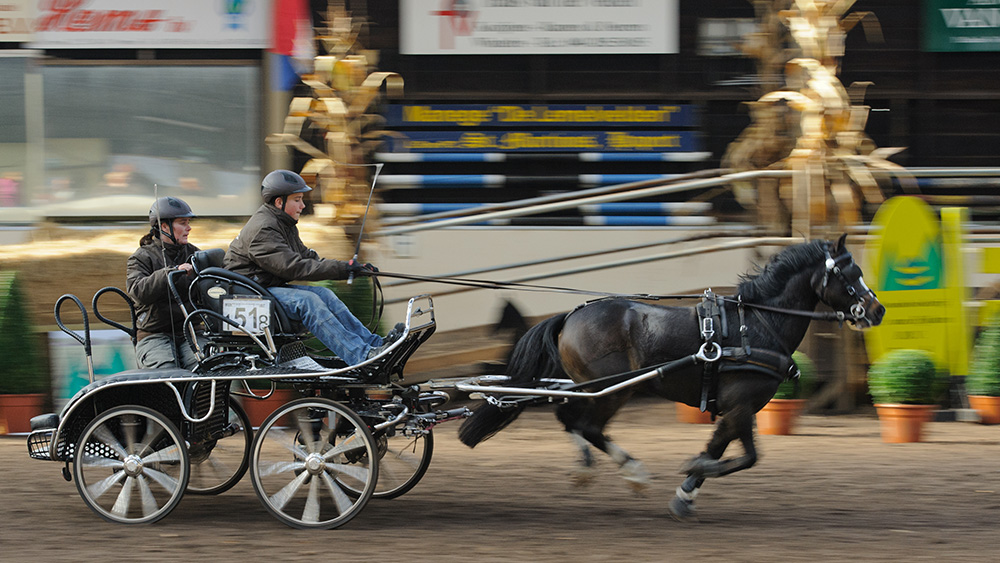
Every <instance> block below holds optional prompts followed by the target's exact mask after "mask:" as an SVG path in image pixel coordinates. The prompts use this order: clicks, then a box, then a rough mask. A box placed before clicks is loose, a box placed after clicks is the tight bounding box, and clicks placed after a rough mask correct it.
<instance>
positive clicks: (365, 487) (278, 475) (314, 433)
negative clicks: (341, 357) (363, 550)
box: [250, 397, 378, 529]
mask: <svg viewBox="0 0 1000 563" xmlns="http://www.w3.org/2000/svg"><path fill="white" fill-rule="evenodd" d="M283 421H288V424H290V426H282V425H281V424H283ZM375 452H376V449H375V440H374V439H373V438H372V434H371V432H370V431H369V430H368V426H367V425H366V424H365V423H364V421H363V420H361V417H359V416H358V415H357V414H355V413H354V411H352V410H350V409H348V408H347V407H345V406H343V405H341V404H339V403H336V402H334V401H331V400H329V399H323V398H318V397H309V398H304V399H297V400H295V401H292V402H290V403H287V404H285V405H283V406H282V407H280V408H279V409H277V410H276V411H274V412H273V413H271V415H270V416H268V417H267V419H266V420H264V423H263V424H262V425H261V426H260V429H258V431H257V436H256V437H255V438H254V441H253V446H252V448H251V454H250V479H251V481H252V482H253V488H254V491H255V492H256V493H257V497H258V498H259V499H260V501H261V503H263V505H264V507H265V508H267V510H268V511H269V512H270V513H271V514H273V515H274V516H275V517H276V518H278V519H279V520H281V521H282V522H284V523H285V524H288V525H289V526H292V527H294V528H327V529H329V528H336V527H339V526H342V525H344V524H346V523H347V522H348V521H349V520H350V519H351V518H353V517H354V516H356V515H357V514H358V513H359V512H360V511H361V509H362V508H364V506H365V504H366V503H367V502H368V499H370V498H371V496H372V493H373V492H374V491H375V483H376V481H377V480H378V462H377V461H376V462H374V463H373V462H372V461H371V460H372V459H377V458H376V457H374V456H373V454H374V453H375ZM351 492H357V494H349V493H351Z"/></svg>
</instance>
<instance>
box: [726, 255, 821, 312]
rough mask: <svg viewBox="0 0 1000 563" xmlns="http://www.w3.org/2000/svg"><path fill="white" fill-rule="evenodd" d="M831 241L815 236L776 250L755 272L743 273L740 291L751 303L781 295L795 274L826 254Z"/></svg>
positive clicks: (738, 286) (739, 286)
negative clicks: (812, 238) (818, 238)
mask: <svg viewBox="0 0 1000 563" xmlns="http://www.w3.org/2000/svg"><path fill="white" fill-rule="evenodd" d="M828 244H829V243H828V242H827V241H824V240H815V241H812V242H805V243H802V244H797V245H795V246H789V247H788V248H786V249H784V250H782V251H781V252H779V253H778V254H775V255H774V256H772V257H771V260H770V261H769V262H768V263H767V264H766V265H765V266H764V267H763V268H761V267H760V266H757V267H756V268H755V271H754V273H748V274H743V275H741V276H740V282H739V285H737V291H738V292H739V295H740V296H742V297H743V299H744V300H745V301H747V302H749V303H760V302H761V301H764V300H766V299H768V298H771V297H774V296H776V295H780V294H781V293H783V292H784V291H785V286H786V285H787V283H788V280H789V279H790V278H791V277H792V276H794V275H795V274H797V273H799V272H801V271H803V270H805V269H807V268H810V267H812V266H814V265H816V263H817V262H819V261H820V260H822V259H824V258H826V249H827V245H828Z"/></svg>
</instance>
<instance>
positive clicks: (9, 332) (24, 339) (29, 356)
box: [0, 271, 49, 395]
mask: <svg viewBox="0 0 1000 563" xmlns="http://www.w3.org/2000/svg"><path fill="white" fill-rule="evenodd" d="M48 379H49V371H48V367H47V366H46V365H45V362H44V356H42V353H41V347H40V346H39V342H38V334H37V333H35V331H34V328H33V327H32V325H31V319H30V318H29V317H28V309H27V307H26V306H25V303H24V293H23V291H22V290H21V283H20V281H19V280H18V276H17V273H16V272H11V271H3V272H0V394H11V395H19V394H25V393H44V392H46V391H47V390H48V387H49V385H48Z"/></svg>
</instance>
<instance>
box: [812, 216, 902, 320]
mask: <svg viewBox="0 0 1000 563" xmlns="http://www.w3.org/2000/svg"><path fill="white" fill-rule="evenodd" d="M846 239H847V234H844V235H842V236H841V237H840V239H839V240H837V242H836V244H834V245H831V244H829V243H827V245H826V260H825V261H824V264H823V269H822V270H821V271H819V272H817V273H816V275H815V276H814V278H813V287H814V288H816V293H817V295H819V298H820V300H821V301H822V302H824V303H826V304H827V305H829V306H830V307H831V308H833V310H834V311H837V312H840V313H843V315H844V320H847V321H850V322H851V324H852V325H854V326H856V327H858V328H868V327H872V326H877V325H878V324H879V323H881V322H882V317H883V316H884V315H885V307H883V306H882V304H881V303H879V301H878V298H877V297H875V292H874V291H872V290H871V289H869V287H868V286H867V285H865V280H864V278H863V277H862V273H861V268H860V267H859V266H858V265H857V264H855V263H854V257H853V256H851V253H850V252H848V251H847V248H846V246H845V245H844V241H845V240H846Z"/></svg>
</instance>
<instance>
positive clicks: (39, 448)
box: [28, 428, 56, 460]
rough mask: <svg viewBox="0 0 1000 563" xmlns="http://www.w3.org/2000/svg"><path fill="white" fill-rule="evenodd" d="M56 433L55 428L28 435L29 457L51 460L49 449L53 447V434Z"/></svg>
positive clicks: (36, 431)
mask: <svg viewBox="0 0 1000 563" xmlns="http://www.w3.org/2000/svg"><path fill="white" fill-rule="evenodd" d="M55 431H56V429H55V428H46V429H44V430H35V431H34V432H32V433H31V434H29V435H28V455H30V456H31V457H32V458H34V459H46V460H51V459H52V458H51V457H49V448H51V447H52V434H54V433H55Z"/></svg>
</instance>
